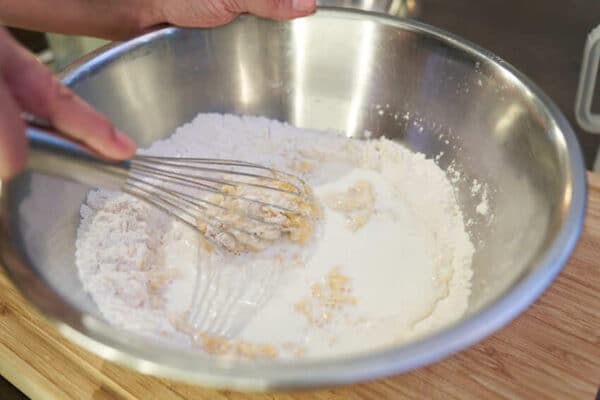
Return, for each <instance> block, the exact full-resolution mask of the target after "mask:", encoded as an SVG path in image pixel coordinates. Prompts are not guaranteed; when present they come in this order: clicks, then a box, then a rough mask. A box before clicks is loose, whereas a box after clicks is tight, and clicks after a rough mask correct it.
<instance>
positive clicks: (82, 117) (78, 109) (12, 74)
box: [0, 31, 135, 159]
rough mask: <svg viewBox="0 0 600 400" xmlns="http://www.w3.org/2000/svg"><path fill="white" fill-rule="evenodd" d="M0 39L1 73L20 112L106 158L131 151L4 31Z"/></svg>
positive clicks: (108, 125)
mask: <svg viewBox="0 0 600 400" xmlns="http://www.w3.org/2000/svg"><path fill="white" fill-rule="evenodd" d="M0 42H3V45H0V60H1V62H2V65H1V66H0V68H1V70H2V75H3V78H4V81H5V82H6V84H7V86H8V89H9V90H10V91H11V93H12V95H13V97H14V98H15V100H16V101H17V103H18V105H19V106H20V107H21V109H22V110H23V111H28V112H30V113H33V114H36V115H38V116H40V117H43V118H46V119H48V120H49V121H51V122H52V124H53V125H54V126H56V127H57V128H58V129H59V130H61V131H63V132H66V133H67V134H69V135H70V136H72V137H73V138H74V139H77V140H80V141H82V142H83V143H85V144H86V145H88V146H89V147H91V148H93V149H94V150H96V151H97V152H99V153H100V154H102V155H104V156H106V157H108V158H112V159H125V158H129V157H131V156H132V155H133V154H134V153H135V144H134V143H133V141H132V140H131V139H129V138H128V137H127V136H125V135H123V134H122V133H120V132H117V130H116V129H115V128H114V127H113V125H112V124H111V123H110V121H109V120H108V119H107V118H106V117H104V116H103V115H101V114H99V113H98V112H96V111H95V110H94V109H93V108H92V107H91V106H90V105H89V104H87V103H86V102H84V101H83V100H82V99H81V98H79V97H78V96H76V95H75V94H74V93H73V92H72V91H71V90H69V89H68V88H66V87H65V86H64V85H62V84H61V83H60V82H59V81H58V79H56V78H55V77H54V76H52V74H51V73H50V71H49V70H48V69H47V68H46V67H45V66H44V65H42V64H41V63H39V62H38V61H37V59H36V58H35V57H34V56H33V55H32V54H30V53H29V52H27V51H26V50H25V49H24V48H22V47H21V46H19V45H18V44H17V43H16V42H14V41H13V40H12V38H10V37H8V34H7V33H6V32H4V31H2V32H0Z"/></svg>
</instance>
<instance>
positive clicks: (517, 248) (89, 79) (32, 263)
mask: <svg viewBox="0 0 600 400" xmlns="http://www.w3.org/2000/svg"><path fill="white" fill-rule="evenodd" d="M511 71H512V70H511V69H510V68H508V67H506V66H505V65H504V63H503V62H502V61H500V60H497V59H495V58H494V57H491V56H488V55H487V54H486V53H481V52H479V51H478V50H473V49H472V48H470V47H467V46H466V45H463V44H461V43H459V42H458V41H456V40H454V39H452V38H442V37H441V36H438V35H437V34H436V33H434V32H432V31H429V30H428V29H427V28H423V27H421V26H418V25H414V24H412V23H408V22H401V21H394V20H391V19H386V18H378V17H374V16H367V15H364V14H360V13H350V12H333V11H331V12H324V11H323V12H319V13H318V14H317V15H316V16H313V17H310V18H306V19H302V20H298V21H294V22H290V23H276V22H270V21H264V20H260V19H255V18H251V17H244V18H240V19H239V20H237V21H236V22H235V23H232V24H230V25H227V26H225V27H221V28H218V29H211V30H184V29H175V28H167V29H164V30H161V31H158V32H155V33H151V34H149V35H146V36H145V37H143V38H140V39H136V40H134V41H133V42H129V43H126V44H123V45H120V46H117V47H115V48H112V49H110V50H108V51H107V52H104V53H103V54H101V55H99V56H97V57H95V58H94V59H93V60H92V61H90V62H88V63H85V64H84V65H83V66H81V67H79V68H76V69H74V70H73V71H70V72H69V73H67V75H66V82H67V83H68V84H69V85H70V86H71V87H72V88H73V89H74V90H75V91H76V92H77V93H79V94H80V95H81V96H83V97H84V98H85V99H87V100H88V101H89V102H90V103H91V104H93V105H94V106H95V107H97V108H98V109H99V110H100V111H102V112H104V113H105V114H106V115H108V116H109V117H110V118H111V119H112V120H113V121H114V122H115V124H116V125H117V126H118V127H119V128H121V129H122V130H123V131H125V132H127V133H129V134H130V135H132V136H133V138H134V139H135V140H136V142H137V143H138V144H139V145H140V146H147V145H149V144H150V143H152V142H153V141H155V140H157V139H160V138H164V137H165V136H168V135H169V134H171V133H172V132H173V131H174V129H175V128H176V127H178V126H179V125H181V124H182V123H184V122H187V121H189V120H191V119H192V118H193V117H194V116H195V115H196V114H197V113H199V112H216V113H234V114H247V115H261V116H265V117H268V118H273V119H278V120H281V121H287V122H289V123H290V124H293V125H296V126H299V127H302V128H312V129H321V130H335V131H339V132H340V133H341V134H345V135H347V136H351V137H360V138H363V137H365V135H366V136H370V137H378V136H381V135H384V136H386V137H388V138H392V139H394V140H397V141H399V142H401V143H403V144H404V145H406V146H407V147H409V148H411V149H413V150H415V151H418V152H422V153H424V154H425V155H426V156H427V157H430V158H436V157H437V158H436V160H437V162H438V164H439V165H440V166H441V167H442V168H443V169H445V170H447V171H448V174H449V176H454V175H455V172H458V173H459V174H460V179H458V180H457V181H456V188H457V196H458V197H459V200H460V204H461V206H462V209H463V212H464V215H465V218H466V219H467V220H470V227H469V230H470V234H471V236H472V239H473V242H474V244H475V245H476V248H477V251H476V255H475V258H474V260H473V269H474V277H473V292H472V296H471V300H470V306H469V314H470V315H473V314H476V313H477V312H478V311H479V310H480V309H481V308H482V307H483V306H486V305H489V304H491V303H493V302H495V301H497V300H498V299H500V298H501V297H502V296H503V294H505V293H506V292H507V290H508V289H510V288H511V287H513V286H514V285H515V284H516V283H518V282H520V281H522V280H523V279H524V278H525V277H527V276H528V275H530V274H532V273H533V272H534V271H535V270H536V269H539V268H541V265H542V264H541V260H542V259H543V258H544V257H545V256H547V254H548V249H549V248H550V247H551V246H552V245H553V243H554V242H555V240H556V239H557V236H558V234H559V233H560V230H561V229H562V228H563V227H564V223H565V220H566V218H567V213H568V212H569V209H570V207H571V205H572V204H571V202H572V179H573V177H572V162H573V160H571V159H570V156H569V151H570V150H569V148H568V146H567V142H566V141H565V138H564V136H563V130H562V129H561V127H559V122H561V123H562V121H559V122H557V120H556V118H555V117H554V116H553V114H552V113H551V112H550V111H549V110H548V108H547V104H546V103H545V100H543V99H542V100H541V99H540V97H539V96H538V94H537V93H534V92H533V91H532V89H531V87H530V86H528V85H527V84H525V83H523V82H522V81H521V80H520V77H517V76H516V75H515V74H514V73H513V72H511ZM571 151H572V149H571ZM474 180H477V181H479V182H482V183H484V184H485V185H487V203H488V205H489V210H488V212H487V213H482V211H485V210H483V209H482V208H481V204H482V200H485V199H483V198H482V195H481V193H480V194H478V195H475V194H474V193H473V181H474ZM88 190H89V188H87V187H85V186H82V185H79V184H74V183H68V182H64V181H61V180H58V179H55V178H50V177H46V176H42V175H37V174H28V173H26V174H23V175H22V176H20V177H19V178H18V179H16V180H14V181H13V182H12V183H10V185H8V187H6V188H5V190H4V191H3V193H2V195H3V199H4V203H5V207H7V208H8V210H10V212H9V213H8V214H7V215H8V220H7V225H6V226H7V227H8V228H7V229H8V232H9V234H10V236H11V239H12V243H14V244H15V245H14V246H15V249H16V254H18V255H19V257H20V258H22V260H24V265H27V266H28V267H27V269H28V270H29V271H30V272H31V271H33V272H34V274H35V275H36V276H37V277H39V278H41V282H43V285H41V286H44V287H45V289H44V290H48V289H50V291H51V292H53V293H55V294H58V297H59V298H60V299H61V300H62V301H65V302H66V304H67V305H68V306H69V307H71V308H72V309H75V310H78V311H79V312H82V313H83V314H89V315H92V316H97V317H100V315H99V313H98V311H97V309H96V307H95V305H94V304H93V303H92V302H91V300H90V299H89V298H88V296H87V295H86V294H85V293H84V292H83V290H82V286H81V284H80V282H79V278H78V274H77V270H76V268H75V265H74V251H75V248H74V243H75V237H76V229H77V226H78V223H79V208H80V205H81V203H82V201H83V200H84V198H85V195H86V193H87V191H88ZM478 206H480V208H479V212H478ZM575 235H576V234H575ZM389 240H394V238H390V239H389ZM8 264H11V262H10V260H8ZM376 267H377V266H376V265H374V266H372V268H376ZM9 269H12V268H9ZM38 286H39V285H38ZM38 289H39V287H38ZM38 289H36V290H38ZM24 290H25V291H26V292H27V291H29V292H30V293H32V290H33V289H24ZM39 290H41V289H39ZM31 296H33V297H35V296H34V294H31ZM38 303H39V301H38ZM46 306H47V305H46ZM62 306H63V307H64V305H62ZM515 306H516V307H520V308H523V307H524V306H526V305H523V304H520V305H515ZM57 307H58V306H57ZM67 314H68V313H67V312H65V311H64V309H62V314H59V315H53V316H54V317H55V318H62V319H63V320H66V315H67ZM88 329H89V328H88Z"/></svg>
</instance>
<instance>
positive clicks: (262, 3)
mask: <svg viewBox="0 0 600 400" xmlns="http://www.w3.org/2000/svg"><path fill="white" fill-rule="evenodd" d="M234 3H235V4H237V5H238V7H239V8H240V9H239V10H235V11H237V12H239V13H244V12H246V13H250V14H254V15H257V16H259V17H264V18H271V19H291V18H297V17H304V16H306V15H310V14H312V13H314V12H315V9H316V8H317V5H316V0H241V1H236V2H234Z"/></svg>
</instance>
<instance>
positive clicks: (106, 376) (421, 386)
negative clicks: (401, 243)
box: [0, 175, 600, 400]
mask: <svg viewBox="0 0 600 400" xmlns="http://www.w3.org/2000/svg"><path fill="white" fill-rule="evenodd" d="M589 179H590V182H589V184H590V196H589V206H588V215H587V219H586V223H585V228H584V233H583V235H582V238H581V240H580V242H579V245H578V248H577V250H576V251H575V253H574V254H573V256H572V257H571V260H570V261H569V263H568V265H567V266H566V267H565V269H564V270H563V272H562V273H561V274H560V276H559V277H558V279H557V280H556V282H555V283H554V284H553V285H552V287H551V288H550V289H549V290H548V291H547V292H546V293H545V294H544V295H543V296H542V297H541V298H540V299H539V300H538V301H537V302H536V303H535V304H534V305H533V306H532V307H530V309H529V310H528V311H527V312H525V313H524V314H523V315H522V316H521V317H519V318H518V319H517V320H515V321H514V322H513V323H511V324H510V325H509V326H508V327H506V328H504V329H503V330H501V331H500V332H498V333H496V334H495V335H493V336H492V337H490V338H488V339H486V340H484V341H483V342H482V343H480V344H477V345H475V346H473V347H471V348H470V349H468V350H466V351H463V352H461V353H459V354H457V355H455V356H453V357H450V358H448V359H446V360H444V361H442V362H440V363H437V364H435V365H432V366H429V367H426V368H421V369H419V370H417V371H414V372H412V373H409V374H405V375H401V376H396V377H393V378H389V379H383V380H378V381H373V382H370V383H365V384H359V385H354V386H348V387H341V388H335V389H331V390H321V391H315V392H302V393H269V394H246V393H237V392H231V391H223V390H221V391H214V390H210V389H205V388H201V387H194V386H190V385H185V384H180V383H177V382H173V381H169V380H164V379H160V378H155V377H150V376H145V375H141V374H138V373H135V372H133V371H131V370H128V369H127V368H124V367H121V366H119V365H116V364H113V363H110V362H107V361H104V360H102V359H100V358H98V357H96V356H94V355H92V354H91V353H88V352H87V351H85V350H83V349H81V348H79V347H77V346H75V345H73V344H71V343H69V342H67V341H66V340H64V339H63V338H62V337H60V336H59V335H58V334H57V333H56V332H55V331H54V330H53V329H52V328H51V327H50V325H49V324H48V323H47V322H45V321H44V319H43V318H42V317H41V316H40V315H39V314H38V313H37V312H36V311H34V310H33V309H32V308H31V307H30V306H29V305H28V304H27V303H25V301H24V300H23V299H22V297H21V296H20V295H19V293H18V292H17V291H16V289H15V288H14V287H13V286H12V285H11V284H10V282H9V281H8V280H7V278H6V277H5V276H4V274H2V273H0V374H1V375H3V376H4V377H5V378H6V379H8V380H9V381H11V382H12V383H13V384H14V385H15V386H17V387H18V388H19V389H20V390H22V391H23V392H24V393H25V394H27V395H28V396H29V397H31V398H32V399H60V400H66V399H78V400H79V399H94V400H100V399H107V400H108V399H111V400H114V399H157V400H158V399H160V400H171V399H218V400H219V399H220V400H258V399H270V400H303V399H323V400H335V399H349V400H352V399H357V400H362V399H594V397H595V394H596V392H597V390H598V385H599V384H600V175H590V176H589ZM0 394H1V393H0ZM0 397H2V396H0Z"/></svg>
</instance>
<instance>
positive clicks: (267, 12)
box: [154, 0, 316, 27]
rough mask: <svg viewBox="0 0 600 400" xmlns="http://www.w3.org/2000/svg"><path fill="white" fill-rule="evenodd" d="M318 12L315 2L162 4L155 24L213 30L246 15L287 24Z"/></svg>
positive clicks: (174, 0) (180, 0) (191, 0)
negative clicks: (291, 20)
mask: <svg viewBox="0 0 600 400" xmlns="http://www.w3.org/2000/svg"><path fill="white" fill-rule="evenodd" d="M315 9H316V1H315V0H204V1H202V0H159V1H157V2H156V3H155V7H154V14H155V16H154V22H155V23H164V22H167V23H170V24H173V25H177V26H184V27H211V26H218V25H222V24H226V23H228V22H231V21H232V20H233V19H235V18H236V17H237V16H238V15H240V14H243V13H249V14H254V15H257V16H259V17H265V18H271V19H278V20H286V19H292V18H297V17H303V16H306V15H309V14H312V13H314V12H315Z"/></svg>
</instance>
